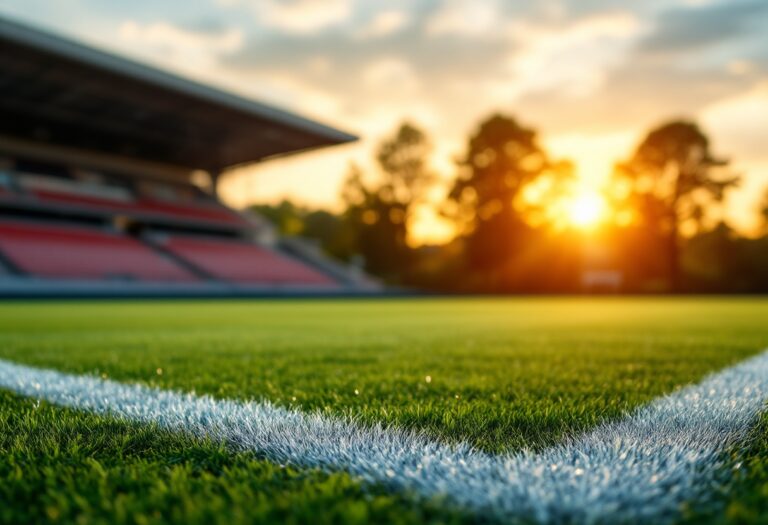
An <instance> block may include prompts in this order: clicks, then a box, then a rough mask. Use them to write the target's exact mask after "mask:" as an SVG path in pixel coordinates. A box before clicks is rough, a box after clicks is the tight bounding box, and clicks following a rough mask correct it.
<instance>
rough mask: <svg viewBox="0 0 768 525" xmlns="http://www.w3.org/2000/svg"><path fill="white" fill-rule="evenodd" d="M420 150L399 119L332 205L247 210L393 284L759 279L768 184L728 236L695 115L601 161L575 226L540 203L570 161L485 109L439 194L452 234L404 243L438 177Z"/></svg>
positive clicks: (659, 287)
mask: <svg viewBox="0 0 768 525" xmlns="http://www.w3.org/2000/svg"><path fill="white" fill-rule="evenodd" d="M431 154H432V143H431V141H430V138H429V137H428V136H427V134H426V133H425V132H424V131H423V130H421V129H419V128H418V127H416V126H414V125H413V124H410V123H403V124H402V125H400V126H399V127H398V128H397V129H396V130H395V132H394V133H393V134H392V135H391V136H390V137H387V138H386V139H385V140H383V141H382V142H381V144H380V145H379V147H378V148H377V149H376V151H375V161H376V162H375V166H376V173H365V172H364V170H363V169H362V168H361V167H359V166H357V165H354V164H353V165H351V166H350V168H349V173H348V174H347V176H346V179H345V181H344V184H343V186H342V189H341V201H342V203H343V211H342V212H340V213H332V212H330V211H327V210H315V209H308V208H306V207H301V206H298V205H296V204H294V203H292V202H290V201H283V202H281V203H279V204H277V205H267V204H262V205H256V206H254V207H253V209H254V210H255V211H256V212H258V213H261V214H262V215H264V216H265V217H267V218H268V219H270V220H271V221H272V222H273V223H274V224H275V225H276V227H277V228H278V230H279V231H280V232H281V233H282V234H284V235H299V236H303V237H306V238H309V239H313V240H314V241H315V242H317V243H318V244H319V246H320V247H321V248H322V249H323V250H324V251H326V252H327V253H328V254H329V255H331V256H333V257H335V258H338V259H341V260H344V261H348V262H351V263H354V264H358V265H360V266H362V267H363V268H364V269H365V270H366V271H367V272H369V273H370V274H372V275H375V276H377V277H379V278H381V279H382V280H384V281H385V282H387V283H390V284H394V285H399V286H406V287H415V288H421V289H429V290H436V291H446V292H458V293H478V292H479V293H562V292H566V293H569V292H579V291H584V290H601V289H605V290H610V291H622V292H635V293H653V292H709V293H725V292H733V293H748V292H760V291H763V292H765V291H768V191H766V195H765V198H764V200H763V204H762V206H761V208H760V209H759V210H756V213H759V214H761V221H762V224H763V235H762V236H759V237H756V238H754V237H745V236H742V235H740V234H739V233H738V232H737V231H735V230H734V229H733V228H732V227H731V226H730V225H729V224H727V222H725V221H724V220H723V219H722V215H721V211H722V202H723V200H724V199H725V197H726V196H727V194H728V193H729V192H730V191H732V189H733V188H735V187H736V186H737V185H738V183H739V180H740V177H739V175H738V174H736V173H734V172H733V170H732V169H731V167H730V162H729V161H728V160H727V159H725V158H722V157H719V156H717V155H715V154H714V153H713V151H712V146H711V144H710V140H709V138H708V137H707V135H706V134H705V133H704V132H703V131H702V130H701V128H700V127H699V126H698V125H697V124H696V123H695V122H691V121H679V120H675V121H670V122H666V123H663V124H661V125H660V126H658V127H656V128H654V129H652V130H651V131H650V132H648V133H647V134H646V136H645V137H644V138H643V140H642V141H641V142H640V144H639V145H638V146H637V147H636V148H635V150H634V151H632V152H630V153H629V154H628V155H627V157H626V158H625V159H623V160H621V161H619V162H617V163H616V164H615V168H614V171H613V174H612V176H611V178H610V180H609V181H608V184H607V185H606V188H605V191H604V197H605V199H606V201H607V203H608V209H609V212H608V214H607V217H606V218H605V220H604V221H603V223H602V224H601V225H600V226H599V228H597V229H596V230H595V231H592V232H589V233H584V232H579V231H577V230H574V229H573V228H570V227H568V225H567V223H565V224H564V221H563V217H562V216H558V215H557V214H556V213H555V214H553V213H552V210H553V209H554V208H555V207H556V204H557V203H563V202H568V199H569V195H570V194H571V192H572V191H573V188H574V187H575V186H576V185H577V179H576V176H575V169H574V164H573V163H572V162H571V161H569V160H567V159H557V158H553V157H552V155H551V154H550V153H548V152H547V151H546V150H545V148H544V147H543V146H542V144H541V142H540V140H539V135H538V133H537V131H536V130H535V129H533V128H530V127H527V126H525V125H523V124H521V123H520V122H519V121H518V120H517V119H515V118H513V117H511V116H508V115H502V114H495V115H492V116H490V117H489V118H487V119H485V120H484V121H482V122H481V123H480V124H479V125H478V126H477V128H476V129H475V131H474V132H473V133H472V134H471V136H469V137H468V139H467V143H466V146H465V148H464V151H463V153H462V154H461V156H460V157H459V158H458V159H457V160H456V163H455V164H456V172H455V174H453V179H452V182H451V184H450V188H449V189H448V191H447V192H446V194H445V195H444V197H443V200H442V202H441V203H440V213H441V214H442V215H443V217H445V218H446V219H448V220H450V221H452V223H453V224H454V225H455V228H456V232H457V234H456V237H455V238H454V239H453V240H452V241H450V242H448V243H446V244H443V245H439V246H422V247H418V248H414V247H412V246H410V245H409V244H408V238H409V229H410V228H412V227H413V223H414V217H415V213H416V211H417V210H418V208H419V206H422V205H425V203H427V201H428V199H427V197H428V192H430V191H432V190H433V189H434V187H435V184H436V181H437V180H438V177H437V174H436V173H434V172H433V169H432V168H431V163H430V159H431ZM767 190H768V189H767ZM561 215H562V213H561Z"/></svg>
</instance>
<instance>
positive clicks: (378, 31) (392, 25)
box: [354, 10, 410, 39]
mask: <svg viewBox="0 0 768 525" xmlns="http://www.w3.org/2000/svg"><path fill="white" fill-rule="evenodd" d="M409 21H410V16H409V15H408V13H406V12H405V11H396V10H390V11H382V12H379V13H376V14H375V15H374V17H373V18H372V19H371V20H370V21H369V22H368V23H367V24H365V25H363V26H362V27H360V29H358V30H357V31H355V33H354V35H355V37H356V38H361V39H368V38H380V37H383V36H387V35H391V34H393V33H396V32H398V31H400V30H401V29H403V28H404V27H405V26H406V25H408V23H409Z"/></svg>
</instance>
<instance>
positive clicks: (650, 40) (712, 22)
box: [641, 0, 768, 54]
mask: <svg viewBox="0 0 768 525" xmlns="http://www.w3.org/2000/svg"><path fill="white" fill-rule="evenodd" d="M656 24H657V27H656V30H655V31H654V32H653V33H651V34H650V35H648V37H647V39H646V40H645V41H644V42H643V43H642V45H641V50H643V51H645V52H648V53H660V54H669V53H681V52H691V51H701V50H704V49H706V48H708V47H712V46H717V45H720V44H723V43H724V42H727V41H729V40H733V39H744V38H749V37H751V36H754V35H755V32H754V31H753V30H757V31H760V29H761V27H763V28H764V27H765V25H766V24H768V2H765V1H764V0H748V1H728V2H723V3H715V4H704V5H693V6H689V7H685V8H676V9H670V10H666V11H663V12H661V13H660V14H659V15H658V17H657V19H656Z"/></svg>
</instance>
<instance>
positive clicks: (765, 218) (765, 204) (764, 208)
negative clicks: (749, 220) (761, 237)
mask: <svg viewBox="0 0 768 525" xmlns="http://www.w3.org/2000/svg"><path fill="white" fill-rule="evenodd" d="M760 221H761V223H762V224H761V226H762V227H763V231H764V232H765V233H766V234H768V188H766V189H765V193H763V200H762V202H761V203H760Z"/></svg>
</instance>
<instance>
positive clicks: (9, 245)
mask: <svg viewBox="0 0 768 525" xmlns="http://www.w3.org/2000/svg"><path fill="white" fill-rule="evenodd" d="M0 251H2V253H3V254H4V255H5V256H6V257H7V258H8V260H9V261H11V262H12V263H13V264H15V265H16V266H17V267H18V268H20V269H21V270H23V271H24V272H26V273H28V274H30V275H34V276H38V277H46V278H55V279H98V280H104V279H112V280H114V279H129V280H138V281H157V282H171V281H181V282H190V281H194V280H196V277H195V276H194V275H192V274H191V273H190V272H188V271H187V270H186V269H184V268H182V267H180V266H177V265H176V264H174V263H173V262H172V261H170V260H168V259H166V258H164V257H163V256H161V255H159V254H157V253H155V252H154V251H152V249H150V248H149V247H147V246H145V245H143V244H142V243H140V242H139V241H137V240H135V239H131V238H130V237H124V236H122V235H119V234H116V233H109V232H104V231H101V230H97V229H92V228H86V227H79V226H60V225H48V224H31V223H20V222H10V221H8V222H6V221H3V222H0Z"/></svg>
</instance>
